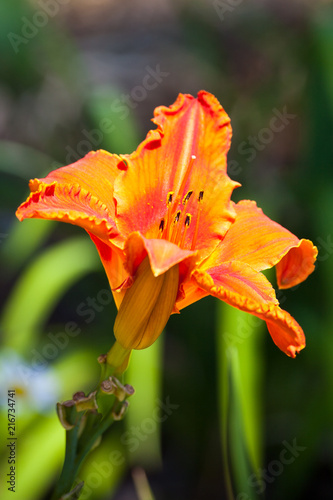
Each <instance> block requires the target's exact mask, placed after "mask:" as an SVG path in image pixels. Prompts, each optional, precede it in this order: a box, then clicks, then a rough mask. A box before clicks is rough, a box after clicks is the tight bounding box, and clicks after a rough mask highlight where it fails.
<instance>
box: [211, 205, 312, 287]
mask: <svg viewBox="0 0 333 500" xmlns="http://www.w3.org/2000/svg"><path fill="white" fill-rule="evenodd" d="M235 210H236V214H237V215H236V219H235V222H234V224H233V225H232V226H231V228H230V229H229V231H228V232H227V234H226V236H225V238H224V240H223V242H221V243H220V245H219V246H218V247H217V248H216V250H215V251H214V252H213V254H212V255H211V256H210V258H209V259H207V260H206V262H205V263H204V265H203V268H205V269H207V268H209V267H212V266H214V265H215V264H216V263H218V262H225V261H231V260H237V261H239V262H244V263H246V264H249V265H250V266H251V267H252V268H253V269H256V270H257V271H261V270H263V269H268V268H270V267H272V266H274V265H276V264H277V277H278V285H279V287H280V288H288V287H291V286H294V285H297V284H298V283H301V282H302V281H303V280H305V279H306V278H307V277H308V275H309V274H310V273H312V271H313V270H314V261H315V259H316V256H317V249H316V247H315V246H314V245H313V244H312V243H311V242H310V241H309V240H299V239H298V238H297V237H296V236H294V235H293V234H292V233H291V232H290V231H288V230H287V229H285V228H284V227H282V226H280V224H277V223H276V222H274V221H272V220H271V219H269V218H268V217H266V215H264V214H263V212H262V210H261V209H260V208H258V207H257V205H256V203H255V202H254V201H248V200H244V201H241V202H239V203H238V204H237V205H235ZM281 259H282V260H281ZM280 261H281V262H280Z"/></svg>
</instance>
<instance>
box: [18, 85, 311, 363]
mask: <svg viewBox="0 0 333 500" xmlns="http://www.w3.org/2000/svg"><path fill="white" fill-rule="evenodd" d="M153 122H154V123H155V124H156V125H157V128H156V129H155V130H151V131H150V132H149V133H148V135H147V137H146V139H145V140H144V141H143V142H142V143H141V144H140V145H139V147H138V149H137V150H136V151H135V152H134V153H132V154H130V155H114V154H109V153H107V152H106V151H102V150H100V151H97V152H91V153H89V154H87V155H86V156H85V157H84V158H82V159H81V160H79V161H77V162H76V163H74V164H72V165H68V166H66V167H62V168H59V169H58V170H55V171H53V172H51V173H50V174H49V175H48V176H47V177H45V178H44V179H34V180H32V181H30V190H31V194H30V196H29V198H28V199H27V201H26V202H25V203H23V204H22V205H21V206H20V207H19V208H18V210H17V217H18V218H19V219H20V220H22V219H24V218H29V217H37V218H42V219H53V220H60V221H63V222H69V223H71V224H76V225H78V226H81V227H83V228H84V229H86V231H88V233H89V235H90V237H91V238H92V240H93V242H94V243H95V245H96V247H97V250H98V252H99V255H100V258H101V260H102V263H103V265H104V268H105V271H106V273H107V276H108V279H109V282H110V286H111V290H112V292H113V296H114V299H115V303H116V305H117V308H118V315H117V318H116V321H115V326H114V333H115V336H116V339H117V341H118V344H119V345H120V346H121V348H123V349H125V350H131V349H142V348H145V347H148V346H149V345H151V344H152V343H153V342H154V341H155V340H156V339H157V337H158V336H159V335H160V333H161V332H162V330H163V328H164V326H165V324H166V323H167V321H168V318H169V316H170V315H171V314H172V313H175V312H179V310H181V309H182V308H184V307H186V306H188V305H189V304H192V303H193V302H195V301H197V300H199V299H201V298H202V297H205V296H207V295H213V296H215V297H218V298H219V299H221V300H223V301H225V302H227V303H228V304H230V305H232V306H234V307H237V308H238V309H241V310H243V311H247V312H249V313H250V314H253V315H255V316H258V317H259V318H262V319H263V320H265V321H266V323H267V326H268V330H269V332H270V334H271V336H272V338H273V341H274V342H275V343H276V344H277V346H278V347H279V348H280V349H281V350H282V351H284V352H285V353H286V354H287V355H288V356H292V357H294V356H295V355H296V353H297V352H299V351H300V350H301V349H303V347H304V346H305V338H304V334H303V331H302V329H301V327H300V326H299V325H298V323H297V322H296V321H295V320H294V318H293V317H291V316H290V315H289V314H288V313H287V312H286V311H283V310H282V309H281V308H280V307H279V303H278V301H277V299H276V296H275V292H274V289H273V287H272V286H271V284H270V283H269V281H268V280H267V279H266V278H265V276H264V275H263V274H262V273H261V271H262V270H264V269H268V268H270V267H272V266H276V271H277V282H278V286H279V287H280V288H288V287H292V286H294V285H297V284H298V283H300V282H301V281H303V280H305V279H306V278H307V276H308V275H309V274H310V273H311V272H312V271H313V270H314V262H315V259H316V255H317V249H316V247H314V246H313V244H312V243H311V241H309V240H305V239H302V240H299V239H298V238H297V237H296V236H294V235H293V234H291V233H290V232H289V231H288V230H287V229H284V228H283V227H281V226H280V225H279V224H277V223H275V222H273V221H272V220H270V219H269V218H268V217H266V216H265V215H264V214H263V212H262V211H261V210H260V209H259V208H257V206H256V204H255V203H254V202H253V201H247V200H246V201H241V202H239V203H237V204H235V203H234V202H232V201H231V199H230V198H231V194H232V191H233V189H234V188H235V187H237V186H239V184H238V183H237V182H234V181H232V180H231V179H230V178H229V177H228V175H227V160H226V156H227V152H228V150H229V147H230V140H231V126H230V119H229V117H228V115H227V114H226V112H225V111H224V109H223V108H222V107H221V105H220V104H219V102H218V101H217V99H216V98H215V97H214V96H213V95H211V94H209V93H207V92H204V91H201V92H199V93H198V96H197V98H194V97H192V96H191V95H183V94H180V95H179V96H178V98H177V100H176V102H175V103H174V104H173V105H172V106H170V107H164V106H160V107H158V108H157V109H156V110H155V113H154V119H153Z"/></svg>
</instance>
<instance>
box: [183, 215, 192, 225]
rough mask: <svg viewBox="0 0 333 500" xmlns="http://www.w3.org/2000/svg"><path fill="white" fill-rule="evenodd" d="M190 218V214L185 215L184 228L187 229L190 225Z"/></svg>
mask: <svg viewBox="0 0 333 500" xmlns="http://www.w3.org/2000/svg"><path fill="white" fill-rule="evenodd" d="M191 217H192V216H191V214H186V217H185V222H184V224H185V226H187V227H188V226H189V225H190V223H191Z"/></svg>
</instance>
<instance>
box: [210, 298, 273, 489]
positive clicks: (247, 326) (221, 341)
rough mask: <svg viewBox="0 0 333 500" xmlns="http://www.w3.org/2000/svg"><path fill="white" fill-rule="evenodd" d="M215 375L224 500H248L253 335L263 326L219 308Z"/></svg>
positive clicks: (253, 421) (255, 381)
mask: <svg viewBox="0 0 333 500" xmlns="http://www.w3.org/2000/svg"><path fill="white" fill-rule="evenodd" d="M218 307H219V309H218V311H219V314H218V339H217V344H218V345H217V347H218V349H217V353H218V369H219V398H220V401H219V405H220V411H221V434H222V448H223V457H224V465H225V472H226V480H227V483H228V490H229V491H228V494H229V499H232V498H234V497H233V488H235V489H236V494H239V493H244V494H246V495H249V498H251V499H254V498H255V493H254V491H253V489H251V488H250V485H249V478H250V476H251V475H253V474H255V473H256V471H257V470H258V469H259V467H260V464H261V461H262V442H261V437H262V426H261V411H262V408H261V406H262V401H261V399H260V397H259V395H260V393H261V382H262V356H261V349H260V338H259V333H260V331H261V330H262V328H263V325H264V323H263V322H262V321H261V320H259V319H258V318H256V317H255V316H252V315H249V314H247V313H244V312H242V311H239V310H238V309H235V308H232V307H230V306H228V305H227V304H224V303H219V306H218Z"/></svg>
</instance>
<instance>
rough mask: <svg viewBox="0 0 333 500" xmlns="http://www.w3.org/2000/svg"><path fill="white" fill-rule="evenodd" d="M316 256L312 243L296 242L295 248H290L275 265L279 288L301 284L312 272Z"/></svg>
mask: <svg viewBox="0 0 333 500" xmlns="http://www.w3.org/2000/svg"><path fill="white" fill-rule="evenodd" d="M317 255H318V250H317V247H315V246H314V245H313V243H312V241H310V240H300V241H298V244H297V246H295V247H293V248H291V249H290V250H289V252H288V253H287V254H286V255H285V256H284V257H283V258H282V259H281V260H280V262H278V263H277V265H276V276H277V282H278V286H279V288H290V287H292V286H296V285H298V284H299V283H302V281H304V280H305V279H306V278H307V277H308V276H309V274H310V273H312V271H314V269H315V266H314V262H315V260H316V257H317Z"/></svg>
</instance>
